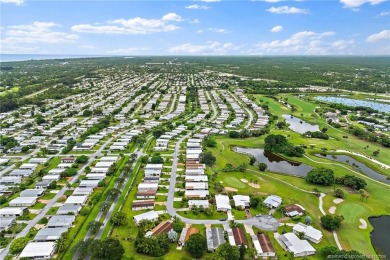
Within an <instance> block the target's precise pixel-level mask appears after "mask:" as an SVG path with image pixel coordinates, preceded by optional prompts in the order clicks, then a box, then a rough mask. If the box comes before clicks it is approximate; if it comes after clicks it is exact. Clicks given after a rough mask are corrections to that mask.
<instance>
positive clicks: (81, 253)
mask: <svg viewBox="0 0 390 260" xmlns="http://www.w3.org/2000/svg"><path fill="white" fill-rule="evenodd" d="M95 241H97V240H94V239H93V238H88V239H87V240H83V239H81V240H80V241H79V242H77V244H76V245H75V246H74V247H72V249H71V252H72V253H73V255H77V256H78V257H81V258H85V256H86V255H87V254H90V253H91V248H92V247H93V246H94V245H95V244H96V243H95Z"/></svg>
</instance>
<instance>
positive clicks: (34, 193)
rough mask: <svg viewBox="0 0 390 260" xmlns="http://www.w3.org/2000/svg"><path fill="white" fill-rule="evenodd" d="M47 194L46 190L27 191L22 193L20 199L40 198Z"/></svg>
mask: <svg viewBox="0 0 390 260" xmlns="http://www.w3.org/2000/svg"><path fill="white" fill-rule="evenodd" d="M44 192H45V190H44V189H27V190H24V191H22V192H21V193H20V197H38V196H41V195H42V194H43V193H44Z"/></svg>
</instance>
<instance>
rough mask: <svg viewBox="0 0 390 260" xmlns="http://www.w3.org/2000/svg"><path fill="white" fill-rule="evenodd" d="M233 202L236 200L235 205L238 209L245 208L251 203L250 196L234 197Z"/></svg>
mask: <svg viewBox="0 0 390 260" xmlns="http://www.w3.org/2000/svg"><path fill="white" fill-rule="evenodd" d="M233 200H234V205H235V206H236V207H237V206H241V207H245V206H247V205H248V204H249V202H250V198H249V196H246V195H234V196H233Z"/></svg>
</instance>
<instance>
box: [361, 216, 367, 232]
mask: <svg viewBox="0 0 390 260" xmlns="http://www.w3.org/2000/svg"><path fill="white" fill-rule="evenodd" d="M359 220H360V226H359V228H360V229H366V228H367V222H366V221H365V220H364V219H362V218H361V219H359Z"/></svg>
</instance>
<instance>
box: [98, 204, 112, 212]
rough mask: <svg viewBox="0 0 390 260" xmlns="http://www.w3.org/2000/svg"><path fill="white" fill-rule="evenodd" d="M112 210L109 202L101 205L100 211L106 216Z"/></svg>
mask: <svg viewBox="0 0 390 260" xmlns="http://www.w3.org/2000/svg"><path fill="white" fill-rule="evenodd" d="M109 209H110V203H108V202H102V204H100V209H99V210H100V211H101V212H103V213H104V214H106V213H107V212H108V210H109Z"/></svg>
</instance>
